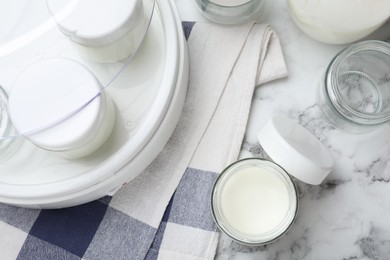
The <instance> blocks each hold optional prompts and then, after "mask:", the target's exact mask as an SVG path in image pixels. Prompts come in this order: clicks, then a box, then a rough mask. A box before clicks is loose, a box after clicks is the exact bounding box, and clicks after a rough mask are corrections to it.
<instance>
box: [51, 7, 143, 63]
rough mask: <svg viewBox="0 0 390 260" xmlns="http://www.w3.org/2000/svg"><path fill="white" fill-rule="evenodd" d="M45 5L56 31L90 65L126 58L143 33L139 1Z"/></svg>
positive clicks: (141, 8)
mask: <svg viewBox="0 0 390 260" xmlns="http://www.w3.org/2000/svg"><path fill="white" fill-rule="evenodd" d="M46 2H47V6H48V9H49V12H50V13H51V14H52V15H53V16H54V18H55V19H56V22H57V25H58V27H59V29H60V30H61V31H62V32H63V33H64V34H65V35H66V36H68V37H69V38H70V40H71V41H72V42H74V43H75V44H76V45H75V46H76V47H77V48H78V49H79V51H80V53H81V54H83V56H86V57H87V58H89V59H91V60H93V61H97V62H103V63H104V62H115V61H118V60H122V59H125V58H127V57H129V56H130V55H131V54H132V53H133V52H134V51H135V50H136V49H137V47H138V46H139V44H140V43H141V41H142V38H143V36H144V34H145V32H146V28H147V19H146V17H145V14H144V8H143V1H142V0H110V1H106V0H76V2H75V4H74V5H71V4H70V3H69V1H68V0H46ZM64 13H65V14H67V15H64Z"/></svg>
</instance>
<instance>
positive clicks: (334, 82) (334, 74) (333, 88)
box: [324, 40, 390, 125]
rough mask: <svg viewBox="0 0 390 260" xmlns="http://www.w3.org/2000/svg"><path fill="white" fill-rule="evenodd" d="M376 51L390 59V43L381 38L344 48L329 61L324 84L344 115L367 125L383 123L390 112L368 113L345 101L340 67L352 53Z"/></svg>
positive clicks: (336, 106) (388, 118)
mask: <svg viewBox="0 0 390 260" xmlns="http://www.w3.org/2000/svg"><path fill="white" fill-rule="evenodd" d="M367 50H369V51H376V52H379V53H383V54H384V55H387V56H388V57H389V59H390V43H387V42H384V41H379V40H367V41H362V42H358V43H355V44H352V45H350V46H349V47H346V48H344V49H343V50H341V51H340V52H339V53H338V54H336V55H335V57H334V58H333V59H332V60H331V62H330V63H329V65H328V67H327V69H326V72H325V79H324V84H325V88H326V93H327V95H328V97H329V99H330V101H331V102H332V104H333V105H334V107H335V108H336V110H337V111H338V112H340V113H341V114H343V115H350V116H352V117H354V121H356V122H358V123H362V124H367V125H376V124H382V123H385V122H387V121H388V120H390V113H388V112H379V113H367V112H362V111H358V110H356V109H354V108H353V107H351V106H350V105H348V104H347V103H345V102H344V100H343V95H342V94H341V92H340V89H339V82H338V80H339V77H340V74H339V73H338V70H339V68H340V67H341V66H342V64H343V62H344V61H345V60H346V59H347V58H348V57H349V56H351V55H353V54H356V53H359V52H361V51H367Z"/></svg>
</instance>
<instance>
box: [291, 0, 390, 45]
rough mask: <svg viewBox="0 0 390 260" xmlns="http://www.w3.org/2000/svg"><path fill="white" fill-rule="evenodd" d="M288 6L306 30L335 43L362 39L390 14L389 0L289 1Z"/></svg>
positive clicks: (312, 35) (299, 25) (301, 27)
mask: <svg viewBox="0 0 390 260" xmlns="http://www.w3.org/2000/svg"><path fill="white" fill-rule="evenodd" d="M288 5H289V10H290V14H291V17H292V18H293V20H294V22H295V23H296V24H297V25H298V27H299V28H300V29H301V30H302V31H304V32H305V33H306V34H307V35H309V36H310V37H312V38H313V39H315V40H318V41H321V42H325V43H331V44H343V43H350V42H354V41H357V40H359V39H362V38H363V37H365V36H367V35H369V34H370V33H372V32H374V31H375V30H376V29H378V28H379V27H380V26H381V25H383V24H384V23H385V22H386V21H387V20H388V19H389V17H390V1H389V0H358V1H357V0H342V1H340V0H316V1H308V0H288Z"/></svg>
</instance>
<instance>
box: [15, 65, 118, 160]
mask: <svg viewBox="0 0 390 260" xmlns="http://www.w3.org/2000/svg"><path fill="white" fill-rule="evenodd" d="M9 114H10V118H11V121H12V123H13V125H14V127H15V129H16V130H17V132H18V133H19V134H20V135H23V136H25V137H26V138H27V139H29V140H30V141H31V142H32V143H33V144H35V145H36V146H38V147H41V148H43V149H45V150H49V151H53V152H55V153H56V154H58V155H59V156H61V157H65V158H80V157H85V156H87V155H90V154H91V153H93V152H94V151H96V150H97V149H98V148H99V147H100V146H101V145H102V144H103V143H104V142H105V141H106V140H107V138H108V137H109V136H110V134H111V131H112V129H113V126H114V121H115V110H114V105H113V103H112V100H111V98H110V97H109V96H108V95H107V94H106V93H105V92H104V91H103V89H102V87H101V85H100V83H99V81H98V80H97V79H96V77H95V76H94V75H93V74H92V72H91V71H89V70H88V69H87V68H86V67H84V66H83V65H82V64H80V63H78V62H76V61H73V60H70V59H63V58H52V59H44V60H40V61H38V62H35V63H33V64H32V65H30V66H29V67H28V68H27V69H25V70H24V71H23V72H22V73H21V74H20V76H19V77H18V78H17V80H16V81H15V84H14V86H13V88H12V90H11V92H10V95H9Z"/></svg>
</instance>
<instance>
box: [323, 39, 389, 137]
mask: <svg viewBox="0 0 390 260" xmlns="http://www.w3.org/2000/svg"><path fill="white" fill-rule="evenodd" d="M317 99H318V104H319V107H320V109H321V111H322V112H323V114H324V116H325V118H326V119H327V120H328V121H329V123H331V124H332V125H333V126H334V127H336V128H338V129H341V130H344V131H347V132H349V133H365V132H369V131H371V130H374V129H376V128H378V127H379V126H381V125H384V124H386V123H387V122H389V121H390V44H389V43H386V42H382V41H363V42H360V43H356V44H353V45H351V46H350V47H348V48H346V49H345V50H343V51H342V52H340V53H339V54H337V55H336V57H334V58H333V60H332V61H331V63H330V64H329V66H328V68H327V70H326V72H325V76H324V78H323V81H322V83H321V84H320V85H319V90H318V95H317Z"/></svg>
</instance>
